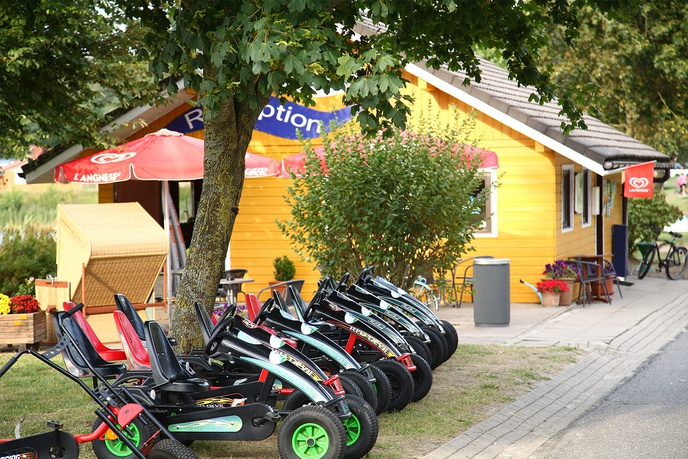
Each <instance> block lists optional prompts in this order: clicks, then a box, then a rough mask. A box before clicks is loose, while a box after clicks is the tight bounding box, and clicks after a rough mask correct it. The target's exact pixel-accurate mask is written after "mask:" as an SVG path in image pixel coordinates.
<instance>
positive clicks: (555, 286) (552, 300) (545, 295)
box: [537, 279, 569, 306]
mask: <svg viewBox="0 0 688 459" xmlns="http://www.w3.org/2000/svg"><path fill="white" fill-rule="evenodd" d="M537 290H538V292H540V293H541V294H542V305H543V306H559V302H560V301H559V300H560V297H561V294H562V293H565V292H568V291H569V287H568V285H566V282H564V281H561V280H557V279H547V280H543V281H541V282H538V283H537Z"/></svg>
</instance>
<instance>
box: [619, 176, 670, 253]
mask: <svg viewBox="0 0 688 459" xmlns="http://www.w3.org/2000/svg"><path fill="white" fill-rule="evenodd" d="M681 217H683V213H682V212H681V209H679V208H678V207H676V206H674V205H671V204H669V203H668V202H667V201H666V196H665V195H664V191H662V190H661V189H656V188H655V193H654V197H653V198H652V199H647V198H645V199H641V198H630V199H629V200H628V253H629V254H632V253H633V252H635V250H636V243H637V242H641V241H654V240H655V238H656V237H657V236H658V234H659V232H660V231H661V230H662V228H664V227H665V226H667V225H670V224H671V223H674V222H675V221H676V220H678V219H679V218H681Z"/></svg>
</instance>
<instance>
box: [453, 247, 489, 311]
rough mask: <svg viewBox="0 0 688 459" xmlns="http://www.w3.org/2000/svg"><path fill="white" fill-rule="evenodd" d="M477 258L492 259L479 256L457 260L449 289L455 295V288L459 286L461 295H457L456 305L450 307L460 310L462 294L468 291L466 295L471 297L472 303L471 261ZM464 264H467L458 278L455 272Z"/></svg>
mask: <svg viewBox="0 0 688 459" xmlns="http://www.w3.org/2000/svg"><path fill="white" fill-rule="evenodd" d="M477 258H494V257H493V256H492V255H479V256H477V257H471V258H466V259H463V260H459V263H457V264H456V265H455V266H454V267H453V268H452V284H451V288H452V291H453V292H454V293H455V294H456V291H457V290H456V288H457V286H459V285H460V287H459V288H460V289H461V293H460V294H459V302H458V304H455V305H452V307H456V308H460V307H461V304H462V303H463V294H464V292H466V290H468V293H469V294H470V295H471V302H473V284H474V283H475V277H474V276H473V260H475V259H477ZM465 263H468V264H467V265H466V266H465V267H463V274H462V275H460V276H458V275H457V272H459V270H460V269H461V267H462V265H464V264H465Z"/></svg>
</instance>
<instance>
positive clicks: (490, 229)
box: [474, 170, 497, 236]
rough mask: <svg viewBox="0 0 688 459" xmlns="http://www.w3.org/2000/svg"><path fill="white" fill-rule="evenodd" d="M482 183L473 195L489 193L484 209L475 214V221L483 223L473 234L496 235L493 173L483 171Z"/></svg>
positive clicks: (495, 194)
mask: <svg viewBox="0 0 688 459" xmlns="http://www.w3.org/2000/svg"><path fill="white" fill-rule="evenodd" d="M483 173H484V175H483V181H482V183H481V185H480V187H479V188H478V189H477V190H476V191H475V193H474V195H475V196H478V195H479V194H482V193H489V194H488V197H487V200H486V201H485V205H484V207H483V208H482V209H481V211H480V212H479V213H477V214H475V216H474V218H475V220H481V221H483V224H482V226H481V227H480V229H478V230H477V231H476V232H475V234H476V236H478V235H489V236H496V235H497V190H496V189H495V187H494V186H493V184H492V181H493V180H494V174H495V171H492V170H490V171H483Z"/></svg>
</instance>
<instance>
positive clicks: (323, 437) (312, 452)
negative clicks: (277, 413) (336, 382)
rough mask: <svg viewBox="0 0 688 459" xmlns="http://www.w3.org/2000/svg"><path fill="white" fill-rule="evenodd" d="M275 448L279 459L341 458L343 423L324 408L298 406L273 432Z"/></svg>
mask: <svg viewBox="0 0 688 459" xmlns="http://www.w3.org/2000/svg"><path fill="white" fill-rule="evenodd" d="M277 449H278V450H279V455H280V457H281V458H283V459H343V457H344V453H345V450H346V431H345V429H344V424H342V422H341V421H340V420H339V418H338V417H337V415H335V414H334V413H333V412H332V411H330V410H328V409H327V408H323V407H321V406H315V405H308V406H302V407H301V408H297V409H296V410H294V411H293V412H292V413H291V414H289V416H287V417H286V419H285V420H284V422H283V423H282V425H281V427H280V429H279V432H278V433H277Z"/></svg>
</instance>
